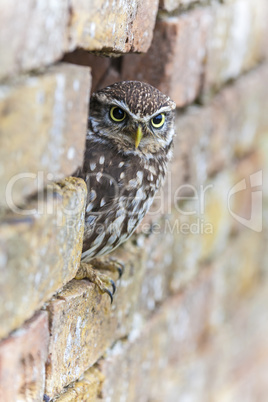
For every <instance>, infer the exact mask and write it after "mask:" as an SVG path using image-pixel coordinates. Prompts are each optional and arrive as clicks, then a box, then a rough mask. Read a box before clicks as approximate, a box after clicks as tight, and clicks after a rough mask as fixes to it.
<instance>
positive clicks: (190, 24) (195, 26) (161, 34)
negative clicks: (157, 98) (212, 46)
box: [122, 8, 210, 106]
mask: <svg viewBox="0 0 268 402" xmlns="http://www.w3.org/2000/svg"><path fill="white" fill-rule="evenodd" d="M209 21H210V14H209V11H208V10H207V9H205V8H204V9H196V10H192V11H190V12H189V13H185V14H182V15H180V16H178V17H172V18H166V19H163V20H159V21H157V23H156V28H155V31H154V37H153V42H152V45H151V47H150V49H149V51H148V52H147V53H146V54H145V55H127V56H125V57H124V58H123V65H122V77H123V79H133V78H135V79H138V80H139V81H145V82H148V83H149V84H151V85H153V86H155V87H156V88H158V89H160V90H161V91H162V92H164V93H166V94H167V95H169V96H170V97H171V98H172V99H173V100H174V101H175V102H176V104H177V106H184V105H186V104H188V103H191V102H192V101H193V100H194V99H195V98H196V97H197V96H198V94H199V91H200V87H201V82H202V75H203V64H204V58H205V52H206V35H207V30H208V27H209Z"/></svg>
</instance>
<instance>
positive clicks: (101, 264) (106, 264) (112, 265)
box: [91, 257, 125, 279]
mask: <svg viewBox="0 0 268 402" xmlns="http://www.w3.org/2000/svg"><path fill="white" fill-rule="evenodd" d="M91 264H92V265H93V266H94V267H95V268H97V269H103V270H104V271H111V272H117V273H118V279H120V278H121V276H122V275H123V273H124V270H125V266H124V264H122V263H121V262H118V261H117V260H116V259H115V258H112V257H108V258H107V257H104V258H96V259H93V260H92V261H91Z"/></svg>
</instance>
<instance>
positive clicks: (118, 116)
mask: <svg viewBox="0 0 268 402" xmlns="http://www.w3.org/2000/svg"><path fill="white" fill-rule="evenodd" d="M110 117H111V119H112V120H113V121H116V122H118V123H119V122H120V121H123V120H124V119H125V118H126V112H125V111H124V110H123V109H121V108H120V107H118V106H112V107H111V110H110Z"/></svg>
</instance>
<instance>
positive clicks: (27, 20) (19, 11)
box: [0, 0, 69, 79]
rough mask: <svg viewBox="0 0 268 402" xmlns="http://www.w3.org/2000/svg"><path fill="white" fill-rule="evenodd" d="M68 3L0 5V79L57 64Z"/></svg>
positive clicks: (62, 47) (11, 2)
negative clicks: (55, 62) (53, 63)
mask: <svg viewBox="0 0 268 402" xmlns="http://www.w3.org/2000/svg"><path fill="white" fill-rule="evenodd" d="M68 18H69V12H68V1H65V0H62V1H59V2H57V1H50V2H46V1H39V2H36V3H34V4H33V2H32V1H30V0H25V1H22V2H19V3H18V2H17V1H16V0H8V1H2V2H1V4H0V59H1V64H0V79H2V78H3V77H6V76H10V75H14V74H16V73H18V72H20V71H26V70H32V69H35V68H38V67H42V66H44V65H48V64H51V63H52V62H54V61H55V60H58V59H59V58H60V57H61V55H62V54H63V52H64V48H65V45H66V44H65V40H66V28H67V24H68Z"/></svg>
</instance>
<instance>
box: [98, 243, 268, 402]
mask: <svg viewBox="0 0 268 402" xmlns="http://www.w3.org/2000/svg"><path fill="white" fill-rule="evenodd" d="M243 240H244V239H242V238H241V243H240V246H242V245H243ZM254 244H255V245H256V242H254ZM240 246H239V247H238V248H235V252H234V255H236V257H237V259H238V260H237V262H238V263H239V256H240V252H241V250H240ZM230 247H232V244H231V243H230ZM253 248H255V246H253ZM255 251H257V249H256V250H255ZM252 257H253V255H252ZM253 258H254V257H253ZM245 260H246V256H245V259H244V261H245ZM250 261H253V260H252V258H250ZM224 264H225V266H226V264H227V261H226V260H224ZM242 265H243V264H242ZM249 265H250V262H249ZM254 265H255V263H254ZM251 270H252V272H253V271H254V268H253V267H251ZM223 271H224V268H223ZM242 271H243V269H242V267H241V270H240V273H241V274H242ZM229 274H231V272H230V271H229ZM213 275H214V273H213V269H210V270H207V271H203V273H202V276H201V277H200V276H199V278H198V279H197V280H196V281H195V282H194V283H192V284H191V285H190V286H189V287H188V288H187V289H186V290H185V291H184V292H183V293H182V294H181V295H180V296H175V297H173V298H172V299H169V300H167V301H166V302H165V303H164V304H163V305H162V306H161V307H160V308H159V309H158V311H157V312H156V313H155V314H154V315H153V316H152V318H151V320H150V321H147V323H146V324H145V325H144V326H143V327H142V328H140V331H136V332H135V334H133V337H132V335H131V334H130V336H129V338H128V341H126V340H122V341H119V342H117V343H116V344H115V345H114V346H113V348H112V349H111V350H110V351H109V352H108V353H107V354H106V356H105V358H104V359H102V360H101V361H100V362H99V363H98V367H99V368H100V369H101V370H102V372H103V374H104V376H105V380H104V383H103V387H102V397H103V399H104V400H120V398H125V400H127V401H130V402H131V401H137V400H138V401H147V400H153V401H166V400H168V401H177V400H183V399H184V398H186V396H187V397H188V398H191V400H207V399H208V398H209V399H210V400H220V401H226V400H228V401H229V400H230V401H235V400H240V398H236V396H237V397H238V396H241V395H244V393H243V385H244V386H245V384H246V383H247V380H248V379H250V381H249V384H248V388H246V389H248V390H249V392H250V395H252V399H251V400H259V399H258V398H257V397H256V395H265V391H266V390H267V383H266V382H265V379H266V377H267V375H263V369H265V368H266V367H267V352H268V350H267V342H266V333H267V329H268V327H267V323H268V321H267V313H266V310H265V306H266V303H265V301H266V300H267V275H266V278H264V277H263V284H260V282H255V284H253V285H252V287H251V289H252V290H253V292H250V297H249V293H248V296H246V297H245V295H244V297H243V298H242V299H241V297H239V295H237V294H236V292H237V290H238V289H237V287H236V286H234V287H232V284H230V283H229V281H228V274H226V281H225V283H224V285H223V286H224V288H225V289H226V290H227V291H228V294H229V296H231V301H230V302H229V301H228V300H227V299H218V301H217V304H219V305H220V307H221V308H224V305H226V303H227V305H228V306H229V307H230V310H229V315H228V316H227V317H226V318H227V319H226V321H225V322H221V324H220V325H219V326H218V327H217V329H216V328H215V327H211V325H210V315H211V302H212V297H213V293H214V291H215V289H214V286H215V284H214V283H213ZM231 275H232V274H231ZM242 275H243V274H242ZM237 284H239V281H237ZM217 292H221V287H217ZM231 302H232V303H233V304H232V306H231ZM219 356H220V364H219ZM252 375H253V378H251V377H252ZM244 392H245V390H244ZM255 393H256V394H255ZM254 395H255V396H254ZM228 397H229V398H228ZM231 397H232V398H231ZM242 399H243V398H242ZM262 400H263V401H265V399H261V401H262Z"/></svg>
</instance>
